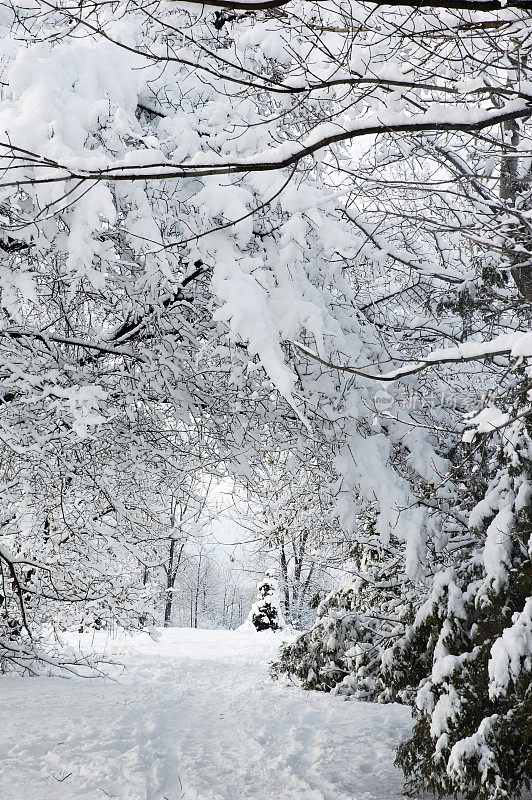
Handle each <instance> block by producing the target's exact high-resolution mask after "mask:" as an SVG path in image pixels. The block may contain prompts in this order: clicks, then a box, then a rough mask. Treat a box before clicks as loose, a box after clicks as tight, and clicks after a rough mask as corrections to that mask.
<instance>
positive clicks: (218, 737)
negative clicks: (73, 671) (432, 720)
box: [0, 629, 410, 800]
mask: <svg viewBox="0 0 532 800" xmlns="http://www.w3.org/2000/svg"><path fill="white" fill-rule="evenodd" d="M280 641H281V639H280V637H279V635H277V634H271V633H264V634H254V633H247V632H233V631H206V630H191V629H171V630H166V631H163V633H162V637H161V639H160V640H159V641H158V642H155V641H153V640H151V639H150V638H149V637H148V636H147V635H145V634H144V635H139V636H136V637H134V638H121V639H115V640H113V641H108V642H107V643H106V650H107V652H108V653H109V654H110V655H111V654H112V655H113V656H115V657H119V658H120V659H121V660H122V661H123V663H124V664H125V665H126V671H125V672H123V673H122V674H121V675H120V676H119V677H118V678H117V681H116V682H113V681H110V680H104V679H94V680H83V679H70V680H65V679H61V678H33V679H30V678H14V677H11V678H9V677H4V678H1V679H0V798H1V800H79V799H82V800H105V798H108V797H112V798H119V800H181V799H182V800H243V799H244V798H245V799H246V800H296V798H297V800H399V798H401V788H402V779H401V774H400V773H399V772H398V771H397V770H396V769H395V768H394V766H393V752H392V750H393V746H394V745H395V744H396V743H397V741H398V740H399V739H401V738H402V737H404V736H405V735H406V734H407V733H408V731H409V727H410V716H409V712H408V710H407V709H406V708H403V707H401V706H398V705H389V706H379V705H374V704H369V703H360V702H354V701H351V702H345V701H344V700H342V699H341V698H335V697H330V696H328V695H325V694H320V693H311V692H303V691H301V690H300V689H298V688H297V687H296V686H292V685H287V684H286V683H282V682H278V683H274V682H272V681H271V680H270V678H269V676H268V663H269V661H271V660H272V659H273V658H274V656H275V652H276V648H277V646H278V645H279V643H280ZM98 644H99V646H100V647H102V644H103V642H102V640H100V641H99V642H98Z"/></svg>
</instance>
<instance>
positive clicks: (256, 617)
mask: <svg viewBox="0 0 532 800" xmlns="http://www.w3.org/2000/svg"><path fill="white" fill-rule="evenodd" d="M244 625H245V626H246V627H250V626H253V627H254V628H255V630H257V631H277V630H280V629H281V628H284V627H285V621H284V617H283V612H282V610H281V601H280V598H279V590H278V585H277V581H276V580H275V578H272V577H271V576H270V575H266V576H265V578H264V580H262V581H261V582H260V583H259V585H258V587H257V599H256V600H255V602H254V603H253V605H252V606H251V610H250V612H249V615H248V618H247V620H246V622H245V623H244Z"/></svg>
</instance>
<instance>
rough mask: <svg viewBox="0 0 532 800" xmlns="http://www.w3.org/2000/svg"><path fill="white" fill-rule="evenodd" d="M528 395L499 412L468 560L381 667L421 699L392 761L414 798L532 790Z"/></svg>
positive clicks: (506, 797) (507, 796) (521, 388)
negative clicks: (423, 791)
mask: <svg viewBox="0 0 532 800" xmlns="http://www.w3.org/2000/svg"><path fill="white" fill-rule="evenodd" d="M529 375H530V371H528V376H529ZM528 386H529V383H528V382H527V380H523V379H521V380H520V381H519V382H518V383H517V385H515V386H514V392H513V394H514V397H515V400H514V401H513V403H510V404H507V407H506V408H505V409H504V412H505V413H506V415H507V416H506V419H509V420H513V421H511V422H509V424H507V425H506V426H505V427H504V429H503V431H502V432H501V433H500V434H499V433H497V434H495V435H494V440H493V442H490V445H489V447H490V452H491V456H490V473H491V477H490V480H489V485H488V487H487V491H486V493H485V496H484V497H483V498H482V500H481V501H480V502H479V503H477V504H476V506H475V507H474V508H473V509H472V511H471V515H470V528H471V539H470V540H469V542H468V543H467V545H466V546H465V547H464V549H463V551H462V557H461V558H460V559H457V560H456V561H455V565H454V567H453V568H450V569H448V570H446V571H444V572H441V573H438V574H437V575H436V576H435V578H434V582H433V589H432V592H431V594H430V597H429V598H428V599H427V601H426V602H425V603H424V604H423V605H422V606H421V608H420V609H419V611H418V612H417V614H416V617H415V619H414V622H413V625H412V626H411V627H410V629H409V631H408V633H407V635H406V637H405V638H404V639H403V640H402V641H401V642H400V643H399V644H397V645H396V646H395V647H394V648H393V650H391V651H390V652H388V653H387V655H386V658H385V660H386V677H387V679H388V681H389V683H390V685H391V686H392V687H394V688H395V689H405V688H408V689H409V690H410V691H414V692H415V700H414V703H413V709H414V715H415V717H416V724H415V726H414V732H413V735H412V738H411V739H410V740H409V741H407V742H404V743H403V744H401V745H400V747H399V750H398V759H397V761H398V764H399V765H400V766H401V767H402V768H403V769H404V770H405V772H406V774H407V776H408V785H409V786H410V787H419V786H427V787H428V788H429V789H431V790H433V791H436V792H439V793H442V794H446V793H451V794H460V795H463V796H464V797H466V798H470V799H471V800H473V798H490V800H494V799H495V798H496V799H497V800H511V799H512V798H515V797H517V796H519V795H520V792H521V791H522V790H523V789H524V788H526V787H527V786H528V787H529V788H530V786H532V763H531V744H532V742H531V740H530V720H531V718H532V600H531V597H530V592H531V587H532V561H531V559H532V502H531V498H532V414H531V413H530V406H529V402H530V399H529V397H530V391H529V389H528ZM527 394H528V397H527ZM493 411H495V412H496V411H497V409H493ZM479 776H480V779H479Z"/></svg>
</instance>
